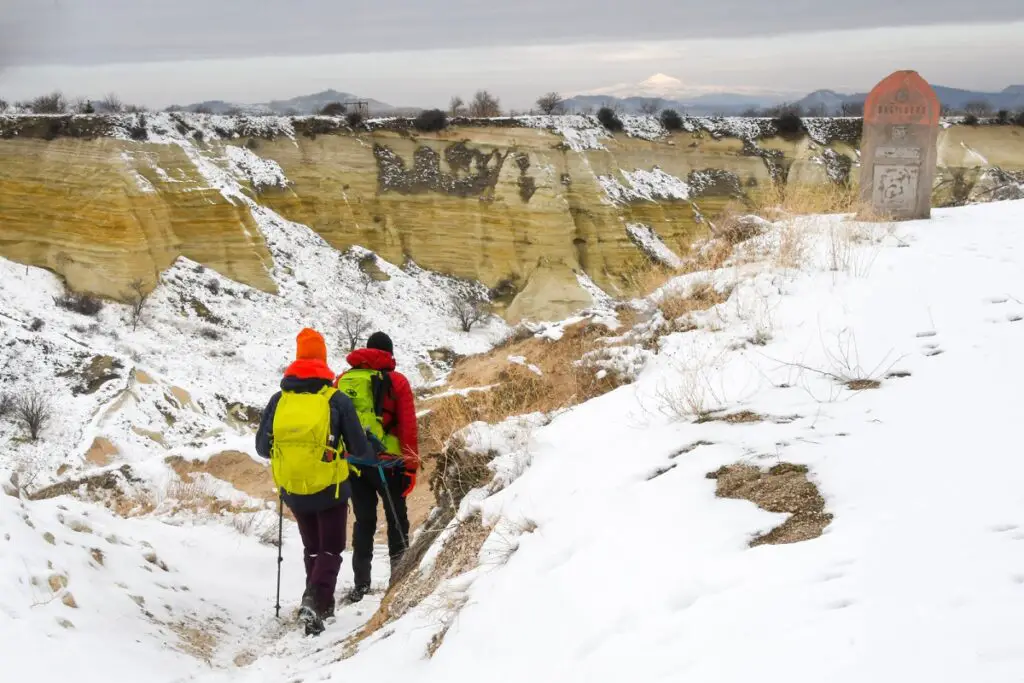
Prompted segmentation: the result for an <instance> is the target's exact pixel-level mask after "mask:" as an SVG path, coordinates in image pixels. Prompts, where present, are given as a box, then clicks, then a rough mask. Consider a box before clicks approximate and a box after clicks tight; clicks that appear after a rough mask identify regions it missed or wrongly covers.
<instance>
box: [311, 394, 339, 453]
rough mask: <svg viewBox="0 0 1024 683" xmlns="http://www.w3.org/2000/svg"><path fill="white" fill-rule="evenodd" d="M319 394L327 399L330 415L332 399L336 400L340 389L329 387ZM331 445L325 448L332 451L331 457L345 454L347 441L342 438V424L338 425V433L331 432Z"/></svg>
mask: <svg viewBox="0 0 1024 683" xmlns="http://www.w3.org/2000/svg"><path fill="white" fill-rule="evenodd" d="M317 393H318V394H320V395H321V396H323V397H324V398H326V399H327V412H328V413H330V412H331V399H332V398H334V395H335V394H336V393H338V387H336V386H332V385H327V386H326V387H324V388H322V389H321V390H320V391H318V392H317ZM332 417H333V415H332ZM328 419H330V418H328ZM332 422H333V420H332ZM332 427H333V425H332ZM331 443H332V444H333V446H330V445H329V446H326V447H325V448H324V450H326V451H330V453H331V455H338V454H340V453H344V452H345V439H343V438H341V424H340V423H339V424H338V431H337V433H335V432H334V430H333V429H332V430H331Z"/></svg>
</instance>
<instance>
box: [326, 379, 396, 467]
mask: <svg viewBox="0 0 1024 683" xmlns="http://www.w3.org/2000/svg"><path fill="white" fill-rule="evenodd" d="M390 383H391V378H390V377H388V375H387V373H385V372H384V371H382V370H370V369H368V368H354V369H352V370H348V371H347V372H345V374H343V375H342V376H341V377H339V378H338V382H337V385H338V390H339V391H343V392H344V393H345V394H347V395H348V397H349V398H350V399H352V406H353V407H354V408H355V409H356V414H357V415H358V416H359V424H360V425H362V427H363V429H364V430H365V431H366V432H367V433H368V434H370V435H372V436H373V437H375V439H376V440H377V441H378V442H379V443H380V444H381V445H382V446H383V447H384V452H385V453H387V454H389V455H393V456H396V455H401V453H402V448H401V445H400V444H399V441H398V437H397V436H395V435H394V434H389V433H388V432H385V431H384V422H383V420H382V419H381V414H382V413H381V402H382V400H383V396H384V394H385V393H387V392H388V391H390ZM371 447H372V444H371ZM352 462H353V463H355V464H356V465H376V464H378V462H377V461H372V462H362V461H359V460H353V461H352Z"/></svg>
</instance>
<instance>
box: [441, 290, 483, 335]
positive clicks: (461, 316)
mask: <svg viewBox="0 0 1024 683" xmlns="http://www.w3.org/2000/svg"><path fill="white" fill-rule="evenodd" d="M451 301H452V312H453V313H454V314H455V318H456V320H458V321H459V324H460V325H461V326H462V331H463V332H469V331H470V330H472V329H473V325H476V324H477V323H478V322H480V321H481V320H484V319H485V318H487V316H489V315H490V314H491V311H490V307H489V306H488V304H487V301H485V300H484V299H482V298H480V296H478V295H476V294H455V295H452V298H451Z"/></svg>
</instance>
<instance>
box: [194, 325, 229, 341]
mask: <svg viewBox="0 0 1024 683" xmlns="http://www.w3.org/2000/svg"><path fill="white" fill-rule="evenodd" d="M199 336H200V337H202V338H203V339H209V340H210V341H218V340H220V339H221V338H222V337H223V335H222V334H221V333H220V330H218V329H217V328H216V327H204V328H202V329H200V330H199Z"/></svg>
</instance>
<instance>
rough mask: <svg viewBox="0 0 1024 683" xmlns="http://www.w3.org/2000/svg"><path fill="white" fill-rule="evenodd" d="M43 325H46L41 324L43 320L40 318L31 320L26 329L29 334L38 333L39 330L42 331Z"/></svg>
mask: <svg viewBox="0 0 1024 683" xmlns="http://www.w3.org/2000/svg"><path fill="white" fill-rule="evenodd" d="M45 324H46V323H45V322H43V319H42V318H35V319H34V320H33V321H32V322H31V323H30V324H29V326H28V329H29V330H30V331H31V332H38V331H39V330H41V329H43V326H44V325H45Z"/></svg>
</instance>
